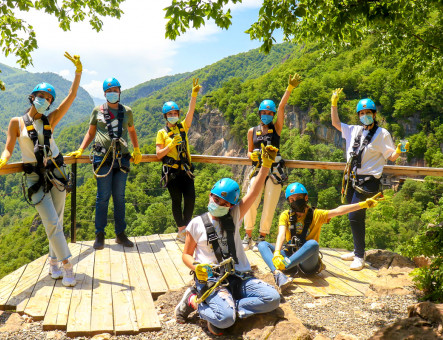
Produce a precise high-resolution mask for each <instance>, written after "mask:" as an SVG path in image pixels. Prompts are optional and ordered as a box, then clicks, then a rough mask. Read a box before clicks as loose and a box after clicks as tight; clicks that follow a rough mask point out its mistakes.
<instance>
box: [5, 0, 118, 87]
mask: <svg viewBox="0 0 443 340" xmlns="http://www.w3.org/2000/svg"><path fill="white" fill-rule="evenodd" d="M122 1H124V0H112V1H109V0H106V1H93V0H76V1H69V0H62V1H56V0H16V1H2V3H1V4H0V13H1V16H0V31H1V32H2V33H1V36H0V46H1V47H2V52H3V54H4V55H5V56H8V55H9V54H14V55H15V56H16V57H17V59H18V60H17V63H18V64H19V65H20V67H22V68H25V67H26V66H28V65H32V57H31V53H32V52H33V51H34V50H35V49H36V48H37V47H38V45H37V39H36V36H35V32H34V28H33V26H32V24H31V23H27V22H26V21H25V20H23V19H21V18H20V17H19V13H20V12H28V11H29V10H30V9H35V10H37V11H40V12H45V13H48V14H50V15H53V16H55V17H56V18H57V20H58V21H59V26H60V28H61V29H62V30H64V31H69V30H70V29H71V22H73V21H74V22H79V21H84V20H85V19H86V18H88V19H89V23H90V25H91V26H92V28H93V29H94V30H96V31H97V32H99V31H100V30H101V29H102V25H103V22H102V20H101V17H106V16H111V17H115V18H120V16H121V14H122V13H123V11H122V10H121V9H120V7H119V6H120V3H121V2H122ZM0 72H1V71H0ZM0 89H1V90H4V89H5V84H4V83H3V82H2V81H1V80H0Z"/></svg>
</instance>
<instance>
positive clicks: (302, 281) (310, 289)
mask: <svg viewBox="0 0 443 340" xmlns="http://www.w3.org/2000/svg"><path fill="white" fill-rule="evenodd" d="M323 281H324V280H323ZM292 282H293V283H294V284H296V285H297V286H299V287H300V288H301V289H303V290H304V291H305V292H306V293H308V294H309V295H311V296H312V297H314V298H319V297H326V296H330V295H329V294H328V293H327V292H326V289H325V283H324V282H322V281H321V280H319V277H316V276H315V275H314V276H312V277H300V276H298V277H295V278H294V279H293V281H292Z"/></svg>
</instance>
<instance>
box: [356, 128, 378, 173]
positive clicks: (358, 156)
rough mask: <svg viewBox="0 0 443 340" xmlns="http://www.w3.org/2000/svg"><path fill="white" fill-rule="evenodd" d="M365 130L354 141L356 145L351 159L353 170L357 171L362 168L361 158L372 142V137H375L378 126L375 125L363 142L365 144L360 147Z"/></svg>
mask: <svg viewBox="0 0 443 340" xmlns="http://www.w3.org/2000/svg"><path fill="white" fill-rule="evenodd" d="M363 130H364V129H363V128H362V129H361V130H360V131H359V133H358V135H357V136H356V137H355V139H354V145H353V146H352V151H351V157H353V159H352V169H354V171H355V170H357V169H360V168H361V158H362V154H363V151H364V149H365V148H366V147H367V146H368V145H369V143H370V142H371V140H372V137H374V135H375V133H376V132H377V130H378V125H377V124H376V123H375V124H374V126H373V128H372V129H371V130H369V132H368V134H367V135H366V137H365V139H364V140H363V143H361V145H360V140H361V137H362V135H363Z"/></svg>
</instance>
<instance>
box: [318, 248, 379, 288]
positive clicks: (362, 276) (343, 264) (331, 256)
mask: <svg viewBox="0 0 443 340" xmlns="http://www.w3.org/2000/svg"><path fill="white" fill-rule="evenodd" d="M321 252H322V253H323V254H324V255H328V257H327V258H326V257H325V260H326V261H325V262H329V263H330V264H333V265H334V266H335V267H337V268H340V269H342V270H344V271H349V276H352V277H354V278H356V279H359V280H360V281H362V282H366V283H370V282H372V280H374V279H375V278H376V277H377V273H376V272H375V271H373V270H371V269H370V268H369V266H368V265H367V267H366V268H363V269H362V270H351V269H349V265H350V264H351V262H350V261H343V260H342V259H341V258H340V253H338V252H336V251H334V250H331V249H324V248H322V249H321Z"/></svg>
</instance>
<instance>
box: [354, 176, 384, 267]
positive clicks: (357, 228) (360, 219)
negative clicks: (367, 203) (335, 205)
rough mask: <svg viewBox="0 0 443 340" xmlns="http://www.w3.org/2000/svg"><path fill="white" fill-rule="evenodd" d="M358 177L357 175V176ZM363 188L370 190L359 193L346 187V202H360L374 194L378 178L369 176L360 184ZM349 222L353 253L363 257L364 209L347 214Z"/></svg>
mask: <svg viewBox="0 0 443 340" xmlns="http://www.w3.org/2000/svg"><path fill="white" fill-rule="evenodd" d="M357 177H359V176H357ZM361 187H362V188H363V189H364V190H366V191H369V192H371V193H370V194H361V193H359V192H358V191H356V190H355V189H354V188H353V187H352V186H349V187H348V192H347V193H346V199H347V201H348V204H354V203H358V202H362V201H364V200H366V199H367V198H369V197H372V196H374V195H375V193H377V192H378V190H379V188H380V179H377V178H374V177H373V178H371V179H370V180H369V181H366V182H364V183H363V185H362V186H361ZM348 218H349V223H350V224H351V230H352V237H353V238H354V254H355V256H357V257H360V258H364V256H365V247H366V243H365V234H366V221H365V220H366V209H360V210H357V211H353V212H351V213H349V214H348Z"/></svg>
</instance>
